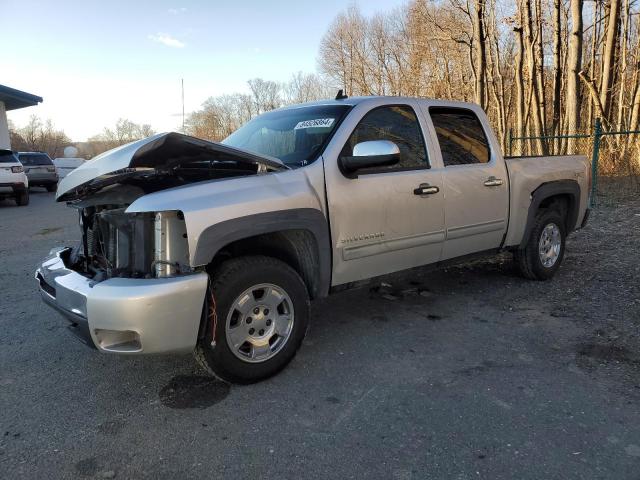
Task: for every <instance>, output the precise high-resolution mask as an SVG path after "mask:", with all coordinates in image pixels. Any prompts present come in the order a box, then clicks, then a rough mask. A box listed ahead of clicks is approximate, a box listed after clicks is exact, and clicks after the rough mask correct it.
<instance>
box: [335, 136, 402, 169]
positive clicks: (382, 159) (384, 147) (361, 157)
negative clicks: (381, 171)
mask: <svg viewBox="0 0 640 480" xmlns="http://www.w3.org/2000/svg"><path fill="white" fill-rule="evenodd" d="M399 161H400V149H399V148H398V146H397V145H396V144H395V143H393V142H391V141H389V140H371V141H369V142H360V143H358V144H356V146H355V147H353V155H352V156H351V157H340V168H341V169H342V171H343V172H344V173H345V174H347V175H352V174H353V173H355V172H357V171H358V170H360V169H363V168H375V167H388V166H390V165H395V164H396V163H398V162H399Z"/></svg>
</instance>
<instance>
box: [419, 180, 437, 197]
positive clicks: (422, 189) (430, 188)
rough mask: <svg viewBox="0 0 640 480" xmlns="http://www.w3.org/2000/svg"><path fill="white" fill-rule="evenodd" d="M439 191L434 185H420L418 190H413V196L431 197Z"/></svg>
mask: <svg viewBox="0 0 640 480" xmlns="http://www.w3.org/2000/svg"><path fill="white" fill-rule="evenodd" d="M439 191H440V189H439V188H438V187H436V186H435V185H429V184H428V183H421V184H420V185H419V186H418V188H414V189H413V194H414V195H433V194H434V193H438V192H439Z"/></svg>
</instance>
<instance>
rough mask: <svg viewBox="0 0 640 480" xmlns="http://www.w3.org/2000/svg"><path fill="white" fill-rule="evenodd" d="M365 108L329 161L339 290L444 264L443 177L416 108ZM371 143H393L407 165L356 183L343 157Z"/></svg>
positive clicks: (368, 173)
mask: <svg viewBox="0 0 640 480" xmlns="http://www.w3.org/2000/svg"><path fill="white" fill-rule="evenodd" d="M358 108H359V110H354V112H352V113H351V114H350V117H349V118H348V119H347V120H346V121H345V122H344V125H343V127H342V128H343V129H346V130H343V131H347V132H348V133H347V134H348V137H347V138H346V142H345V140H344V139H342V138H341V139H340V140H337V141H339V142H340V144H339V145H340V146H339V147H338V148H340V149H341V150H339V151H337V152H335V153H333V154H329V155H327V157H326V158H325V159H324V161H325V171H326V173H327V180H326V182H327V200H328V206H329V218H330V223H331V236H332V242H333V245H334V258H333V279H332V284H333V285H339V284H343V283H347V282H352V281H356V280H361V279H365V278H370V277H374V276H377V275H382V274H385V273H390V272H393V271H398V270H402V269H405V268H410V267H414V266H417V265H423V264H427V263H433V262H437V261H438V260H439V259H440V253H441V249H442V242H443V241H444V211H443V195H442V190H441V189H442V175H441V172H440V170H438V169H432V168H431V163H430V162H429V155H428V154H427V145H426V143H425V140H424V138H425V135H424V133H423V129H422V125H421V123H420V119H419V114H417V113H416V112H417V110H418V109H417V105H416V104H415V102H413V101H410V100H404V101H403V102H402V103H399V104H396V105H381V106H377V107H374V108H365V106H364V105H359V106H358ZM356 122H357V123H356ZM341 130H342V129H341ZM371 140H390V141H392V142H394V143H395V144H396V145H397V146H398V147H399V149H400V162H399V163H398V164H397V165H393V166H390V167H383V168H377V169H375V170H361V171H359V172H358V175H357V177H356V178H348V177H347V176H345V175H343V174H342V172H340V170H339V168H338V166H337V162H338V157H340V156H350V155H352V152H353V148H354V147H355V145H356V144H358V143H360V142H365V141H371ZM325 153H327V152H325Z"/></svg>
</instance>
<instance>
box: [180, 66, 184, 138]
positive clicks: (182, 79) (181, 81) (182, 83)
mask: <svg viewBox="0 0 640 480" xmlns="http://www.w3.org/2000/svg"><path fill="white" fill-rule="evenodd" d="M180 83H181V85H182V133H184V78H181V79H180Z"/></svg>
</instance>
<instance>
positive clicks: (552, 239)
mask: <svg viewBox="0 0 640 480" xmlns="http://www.w3.org/2000/svg"><path fill="white" fill-rule="evenodd" d="M560 248H562V235H561V234H560V228H559V227H558V226H557V225H556V224H555V223H549V224H547V225H546V226H545V227H544V229H543V230H542V234H541V235H540V241H539V242H538V254H539V255H540V261H541V262H542V265H543V266H544V267H545V268H551V267H553V265H555V263H556V262H557V261H558V257H559V256H560Z"/></svg>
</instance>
